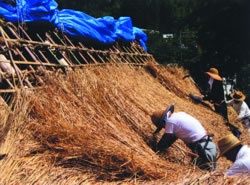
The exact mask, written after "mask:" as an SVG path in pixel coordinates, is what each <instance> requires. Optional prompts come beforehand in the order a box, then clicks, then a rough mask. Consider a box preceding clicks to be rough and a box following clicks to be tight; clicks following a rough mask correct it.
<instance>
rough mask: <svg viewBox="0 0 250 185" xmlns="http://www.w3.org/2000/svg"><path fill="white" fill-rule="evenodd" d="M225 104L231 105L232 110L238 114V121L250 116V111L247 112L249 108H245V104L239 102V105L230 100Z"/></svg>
mask: <svg viewBox="0 0 250 185" xmlns="http://www.w3.org/2000/svg"><path fill="white" fill-rule="evenodd" d="M226 103H227V105H232V106H233V107H234V109H235V110H236V112H237V113H238V118H239V119H242V118H246V117H249V116H250V110H249V107H248V106H247V104H246V102H244V101H241V102H239V103H235V101H234V100H233V99H232V100H229V101H227V102H226Z"/></svg>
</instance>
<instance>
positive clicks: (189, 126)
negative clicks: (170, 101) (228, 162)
mask: <svg viewBox="0 0 250 185" xmlns="http://www.w3.org/2000/svg"><path fill="white" fill-rule="evenodd" d="M151 118H152V121H153V123H154V124H155V125H156V126H157V129H156V131H155V132H154V135H155V134H157V133H158V132H159V131H160V130H161V129H162V128H164V127H165V133H164V134H163V136H162V138H161V140H160V141H159V143H158V144H157V148H156V151H160V152H161V151H163V150H166V149H167V148H168V147H170V146H171V145H172V144H173V143H174V142H175V141H176V140H177V139H178V138H179V139H181V140H183V141H184V143H185V144H186V145H187V146H188V147H189V148H190V149H191V150H192V152H193V153H195V154H198V156H199V157H198V159H197V161H196V164H197V165H198V166H199V167H200V168H201V169H205V170H215V169H216V167H217V165H216V157H217V148H216V145H215V143H213V141H212V138H211V136H210V135H208V134H207V132H206V130H205V129H204V127H203V126H202V125H201V123H200V122H199V121H198V120H197V119H195V118H194V117H192V116H190V115H189V114H187V113H185V112H177V113H174V105H170V107H169V108H168V109H167V110H165V111H156V112H154V113H153V115H152V117H151Z"/></svg>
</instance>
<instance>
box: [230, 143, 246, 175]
mask: <svg viewBox="0 0 250 185" xmlns="http://www.w3.org/2000/svg"><path fill="white" fill-rule="evenodd" d="M226 175H227V176H249V177H250V148H248V146H247V145H243V146H242V148H241V149H240V151H239V152H238V154H237V156H236V160H235V162H234V163H233V165H232V167H231V168H229V169H228V171H227V172H226Z"/></svg>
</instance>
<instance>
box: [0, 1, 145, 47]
mask: <svg viewBox="0 0 250 185" xmlns="http://www.w3.org/2000/svg"><path fill="white" fill-rule="evenodd" d="M5 2H6V1H4V0H0V16H2V17H4V18H6V19H7V20H8V21H10V22H14V23H17V22H22V21H24V22H39V21H41V22H49V23H51V24H53V25H54V26H55V27H57V28H58V29H60V30H63V31H65V32H66V33H67V34H69V35H71V36H76V37H85V38H87V39H94V40H96V41H98V42H101V43H105V44H110V43H114V42H115V41H117V40H122V41H128V42H129V41H133V40H137V41H139V42H140V44H141V46H142V47H144V49H145V50H146V51H147V48H146V44H145V42H146V41H147V35H146V34H145V33H144V32H143V31H142V30H141V29H139V28H137V27H133V25H132V20H131V18H130V17H120V18H118V19H114V18H113V17H111V16H105V17H102V18H94V17H92V16H89V15H87V14H85V13H83V12H80V11H75V10H70V9H63V10H58V4H57V2H56V1H55V0H15V2H16V6H15V7H13V6H11V5H9V4H6V3H5Z"/></svg>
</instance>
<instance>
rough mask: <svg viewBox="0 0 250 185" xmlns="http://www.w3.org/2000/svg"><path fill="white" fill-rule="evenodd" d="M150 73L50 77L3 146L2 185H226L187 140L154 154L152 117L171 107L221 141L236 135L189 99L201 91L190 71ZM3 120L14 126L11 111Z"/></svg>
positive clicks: (21, 110) (103, 70) (100, 71)
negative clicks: (197, 160) (201, 165)
mask: <svg viewBox="0 0 250 185" xmlns="http://www.w3.org/2000/svg"><path fill="white" fill-rule="evenodd" d="M150 68H151V69H155V75H153V76H152V73H148V70H145V68H132V67H129V66H124V65H123V66H106V67H105V66H104V67H93V68H84V69H81V70H75V71H71V72H69V74H68V75H67V76H62V75H56V74H47V75H46V76H45V78H44V81H45V82H46V87H45V88H44V89H43V90H39V91H32V92H26V93H24V94H22V95H21V96H18V98H17V100H16V106H15V107H14V112H13V114H12V115H14V117H12V120H13V121H12V124H11V126H10V127H9V128H8V129H5V130H8V133H7V134H3V135H4V142H3V143H2V145H1V148H0V153H7V154H8V155H7V156H6V157H5V158H4V159H3V160H1V161H0V175H1V178H0V184H96V183H97V184H98V183H99V184H103V183H107V184H112V183H114V184H117V183H124V184H127V183H129V184H131V183H134V184H152V183H153V184H155V183H157V184H166V183H167V184H170V183H176V184H178V183H179V184H182V183H183V182H185V183H193V182H194V183H196V182H198V181H199V182H201V183H203V184H207V183H208V184H209V183H210V182H217V181H218V182H221V181H222V179H223V180H224V176H213V175H212V174H210V173H209V174H208V173H207V172H204V171H201V170H200V169H198V168H196V167H195V166H193V165H192V163H191V162H190V160H191V158H190V156H188V155H187V153H188V152H189V149H188V148H187V147H186V146H185V144H184V143H183V142H182V141H180V140H178V141H177V142H176V143H175V144H174V145H173V146H172V147H171V148H170V149H169V151H168V152H167V153H162V154H158V153H155V152H154V151H153V150H152V146H153V145H154V143H152V139H153V137H152V133H153V132H154V130H155V126H154V125H153V124H152V122H151V118H150V115H151V113H152V112H154V111H155V110H159V109H164V108H166V107H167V106H168V105H169V104H171V103H174V104H175V107H176V111H185V112H187V113H189V114H191V115H193V116H195V117H197V119H199V120H200V121H201V123H202V124H203V125H204V127H205V128H206V129H207V130H208V132H213V133H214V134H215V137H214V140H215V142H216V141H217V140H218V139H219V138H220V137H222V136H223V135H225V134H227V133H228V132H229V130H228V128H227V127H226V126H225V124H224V123H223V119H222V118H221V116H219V115H217V114H215V113H214V112H213V111H211V110H210V109H208V108H206V107H204V106H202V105H200V104H193V103H192V101H191V100H190V99H189V98H188V94H189V93H199V91H198V89H197V88H196V86H195V85H194V84H193V83H192V81H191V80H190V79H185V80H183V79H182V77H183V76H184V75H186V74H187V71H185V70H184V69H183V68H163V67H161V66H150ZM151 72H152V71H151ZM4 115H5V119H3V122H2V124H1V125H6V124H7V122H8V121H7V120H8V117H9V113H8V111H7V113H5V114H4ZM10 116H11V115H10ZM7 125H8V124H7ZM4 127H5V126H4ZM5 128H6V127H5ZM244 134H245V133H244ZM160 135H161V134H160ZM244 137H245V135H244ZM156 139H157V140H159V139H160V136H159V137H158V138H156ZM219 163H220V167H219V170H221V171H222V172H225V170H226V168H227V167H228V166H229V165H230V163H229V162H227V161H225V159H223V158H221V159H220V160H219ZM188 174H189V176H187V175H188ZM211 179H212V180H211Z"/></svg>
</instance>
